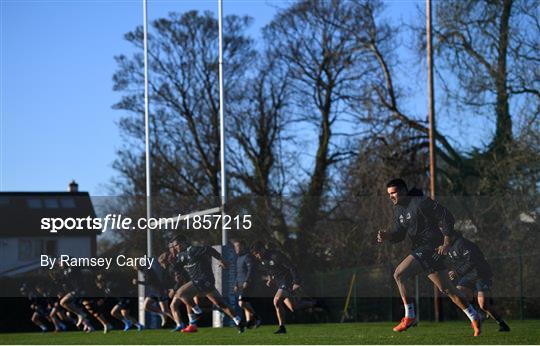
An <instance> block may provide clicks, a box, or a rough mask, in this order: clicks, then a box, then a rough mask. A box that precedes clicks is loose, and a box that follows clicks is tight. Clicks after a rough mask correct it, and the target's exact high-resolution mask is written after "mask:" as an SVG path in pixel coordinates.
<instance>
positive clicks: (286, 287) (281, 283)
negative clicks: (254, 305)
mask: <svg viewBox="0 0 540 346" xmlns="http://www.w3.org/2000/svg"><path fill="white" fill-rule="evenodd" d="M276 286H277V289H278V290H282V291H283V292H284V293H286V294H287V295H291V294H292V291H293V290H292V287H293V281H292V279H291V278H288V277H285V278H277V279H276Z"/></svg>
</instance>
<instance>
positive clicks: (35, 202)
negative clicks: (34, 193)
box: [26, 198, 43, 209]
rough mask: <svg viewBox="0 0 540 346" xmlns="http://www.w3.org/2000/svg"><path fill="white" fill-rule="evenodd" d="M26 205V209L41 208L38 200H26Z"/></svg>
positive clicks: (41, 204) (41, 205)
mask: <svg viewBox="0 0 540 346" xmlns="http://www.w3.org/2000/svg"><path fill="white" fill-rule="evenodd" d="M26 204H27V205H28V208H32V209H39V208H43V203H42V202H41V199H39V198H28V199H27V200H26Z"/></svg>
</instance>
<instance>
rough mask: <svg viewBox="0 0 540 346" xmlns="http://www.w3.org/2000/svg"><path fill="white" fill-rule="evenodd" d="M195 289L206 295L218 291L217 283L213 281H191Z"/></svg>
mask: <svg viewBox="0 0 540 346" xmlns="http://www.w3.org/2000/svg"><path fill="white" fill-rule="evenodd" d="M191 282H193V287H195V288H196V289H197V291H199V292H200V293H203V294H206V293H209V292H211V291H213V290H215V289H216V282H215V281H214V280H211V279H204V278H203V279H200V280H191Z"/></svg>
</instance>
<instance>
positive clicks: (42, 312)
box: [36, 304, 51, 317]
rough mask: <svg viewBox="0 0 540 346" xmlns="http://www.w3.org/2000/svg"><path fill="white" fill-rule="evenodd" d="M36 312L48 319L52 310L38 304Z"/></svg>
mask: <svg viewBox="0 0 540 346" xmlns="http://www.w3.org/2000/svg"><path fill="white" fill-rule="evenodd" d="M36 312H37V314H38V315H39V316H42V317H47V316H49V314H50V313H51V309H50V308H49V307H48V305H47V304H37V306H36Z"/></svg>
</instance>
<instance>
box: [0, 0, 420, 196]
mask: <svg viewBox="0 0 540 346" xmlns="http://www.w3.org/2000/svg"><path fill="white" fill-rule="evenodd" d="M0 2H1V7H0V11H1V13H0V17H1V18H0V21H1V33H0V39H1V52H0V53H1V54H0V56H1V61H0V65H1V71H0V74H1V75H0V83H1V84H0V87H1V90H0V94H1V95H0V190H1V191H58V190H64V189H65V188H67V184H68V182H69V181H70V180H71V179H75V180H77V182H78V183H79V186H80V189H81V190H84V191H89V192H90V193H91V194H92V195H104V194H105V193H106V189H105V188H104V186H103V184H106V183H108V182H109V180H110V178H111V177H112V176H114V175H115V171H114V170H113V169H112V167H111V166H112V162H113V160H114V159H115V150H116V149H118V148H119V147H120V146H121V139H120V137H119V131H118V128H117V126H116V121H117V120H118V119H119V118H120V117H121V116H122V112H120V111H115V110H112V109H111V106H112V105H113V104H114V103H115V102H117V101H118V100H119V98H120V95H119V94H118V93H115V92H113V91H112V85H113V83H112V75H113V73H114V71H115V69H116V64H115V62H114V59H113V57H114V56H115V55H118V54H121V53H130V52H131V51H132V47H131V46H130V45H129V44H128V43H127V42H126V41H125V40H124V39H123V34H124V33H126V32H128V31H130V30H132V29H133V28H135V27H136V26H137V25H140V24H141V23H142V2H141V1H90V0H88V1H75V0H73V1H24V0H14V1H7V0H0ZM417 4H420V5H423V2H420V3H418V2H413V1H392V2H389V3H388V6H389V11H388V16H389V17H390V18H392V19H394V20H404V21H408V20H410V19H411V18H414V16H416V9H415V8H416V5H417ZM283 5H284V3H283V2H281V3H280V2H275V3H272V2H270V1H265V0H261V1H228V0H225V1H224V14H225V15H227V14H248V15H250V16H252V17H254V24H253V26H252V28H251V29H250V32H249V33H250V34H251V35H252V36H253V37H254V38H255V39H257V38H258V35H259V31H260V28H261V27H262V26H264V25H265V24H267V23H268V22H269V21H270V20H271V19H272V16H273V14H274V13H275V7H276V6H283ZM190 9H197V10H212V11H216V12H217V1H152V0H150V1H149V19H150V20H152V19H155V18H158V17H163V16H166V15H167V13H168V12H171V11H178V12H183V11H186V10H190ZM407 43H410V42H407ZM404 44H405V43H404ZM399 54H402V55H403V54H410V52H407V50H406V49H405V48H400V52H399ZM424 85H425V83H424V82H423V81H422V83H420V85H414V86H413V88H416V89H418V90H419V91H420V93H422V89H423V88H424ZM417 101H418V102H416V101H415V100H414V99H413V100H412V102H411V104H412V105H413V107H414V108H418V110H420V111H421V112H423V111H422V110H423V109H425V107H424V103H425V99H423V98H422V99H419V100H417Z"/></svg>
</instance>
